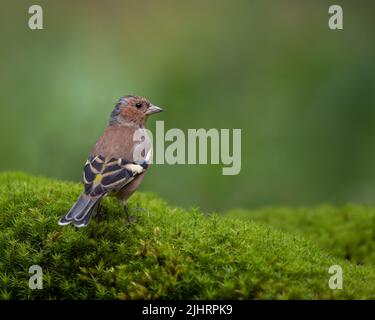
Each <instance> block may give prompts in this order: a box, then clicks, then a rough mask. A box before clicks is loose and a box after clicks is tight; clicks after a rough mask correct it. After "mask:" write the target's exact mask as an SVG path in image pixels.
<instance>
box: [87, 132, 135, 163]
mask: <svg viewBox="0 0 375 320" xmlns="http://www.w3.org/2000/svg"><path fill="white" fill-rule="evenodd" d="M135 131H136V128H133V127H124V126H117V125H111V126H108V127H107V128H106V129H105V130H104V133H103V134H102V136H101V137H100V138H99V140H98V141H97V143H96V144H95V146H94V147H93V149H92V151H91V155H92V156H95V155H102V156H104V157H109V158H122V159H125V160H128V161H134V159H133V146H134V141H133V135H134V132H135Z"/></svg>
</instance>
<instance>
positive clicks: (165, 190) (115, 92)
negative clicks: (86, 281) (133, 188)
mask: <svg viewBox="0 0 375 320" xmlns="http://www.w3.org/2000/svg"><path fill="white" fill-rule="evenodd" d="M32 4H39V5H42V7H43V9H44V30H40V31H32V30H30V29H29V28H28V25H27V22H28V17H29V15H28V8H29V6H30V5H32ZM331 4H341V5H342V6H343V10H344V30H343V31H331V30H329V28H328V25H327V22H328V18H329V15H328V7H329V5H331ZM374 18H375V6H374V2H373V1H333V2H332V1H307V0H299V1H297V0H296V1H280V0H274V1H270V0H269V1H264V0H256V1H249V0H247V1H245V0H244V1H241V0H237V1H229V0H227V1H197V0H193V1H164V0H161V1H113V0H111V1H88V0H87V1H66V0H65V1H37V2H34V1H21V0H18V1H13V0H2V1H1V12H0V38H1V47H0V134H1V139H0V146H1V157H0V165H1V169H2V170H22V171H26V172H29V173H33V174H37V175H44V176H48V177H56V178H60V179H66V180H76V181H79V180H80V178H81V169H82V165H83V163H84V161H85V160H86V158H87V156H88V154H89V151H90V149H91V147H92V145H93V144H94V143H95V141H96V139H97V138H98V137H99V135H100V134H101V132H102V131H103V129H104V128H105V126H106V124H107V121H108V116H109V113H110V111H111V110H112V108H113V106H114V103H115V102H116V100H117V99H118V98H119V97H120V96H122V95H125V94H129V93H132V94H137V95H143V96H146V97H148V98H149V99H150V100H151V101H152V102H154V103H155V104H157V105H160V106H163V107H164V108H165V110H166V111H165V112H164V113H162V114H160V115H158V116H157V117H155V118H153V119H152V120H153V121H150V126H149V127H150V128H151V129H153V128H154V123H153V122H154V120H165V121H166V123H165V125H166V129H169V128H174V127H176V128H181V129H183V130H187V129H188V128H207V129H208V128H241V129H242V171H241V173H240V174H239V175H237V176H222V175H221V166H220V165H213V166H207V165H189V166H188V165H175V166H170V165H157V166H153V167H152V168H151V170H150V172H149V174H148V176H147V177H146V179H145V180H144V183H143V185H142V187H141V189H142V190H148V191H153V192H156V193H157V194H159V195H160V196H162V197H164V198H166V199H167V200H169V201H170V202H171V203H173V204H177V205H181V206H185V207H190V206H199V207H201V208H203V209H205V210H217V211H223V210H226V209H229V208H234V207H244V208H249V207H257V206H264V205H310V204H316V203H321V202H330V203H333V204H336V203H337V204H339V203H346V202H349V201H352V202H360V203H369V204H373V203H374V202H375V195H374V194H375V171H374V169H373V168H374V164H375V149H374V141H375V81H374V76H375V65H374V57H375V52H374V51H375V50H374V49H375V42H374V36H375V32H374V24H375V22H374V21H375V19H374Z"/></svg>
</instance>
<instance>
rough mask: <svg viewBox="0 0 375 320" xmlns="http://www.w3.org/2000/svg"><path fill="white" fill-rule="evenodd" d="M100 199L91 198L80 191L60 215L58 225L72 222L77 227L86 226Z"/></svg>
mask: <svg viewBox="0 0 375 320" xmlns="http://www.w3.org/2000/svg"><path fill="white" fill-rule="evenodd" d="M100 200H101V197H96V198H93V197H89V196H87V195H85V194H84V193H82V194H81V195H80V197H79V199H78V200H77V202H76V203H75V204H74V206H73V207H72V208H71V209H70V210H69V212H68V213H67V214H66V215H64V216H63V217H61V219H60V221H59V225H60V226H65V225H67V224H70V223H73V224H74V225H75V226H76V227H78V228H81V227H86V226H87V225H88V224H89V222H90V219H91V217H92V215H93V213H94V212H96V210H97V208H98V206H99V203H100Z"/></svg>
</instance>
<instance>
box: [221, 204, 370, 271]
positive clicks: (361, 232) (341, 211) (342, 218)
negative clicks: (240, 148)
mask: <svg viewBox="0 0 375 320" xmlns="http://www.w3.org/2000/svg"><path fill="white" fill-rule="evenodd" d="M225 216H226V217H230V218H239V219H243V220H247V221H253V222H256V223H261V224H263V225H267V226H272V227H274V228H276V229H278V230H280V231H284V232H288V233H290V234H296V235H301V236H303V237H304V238H306V239H308V240H310V241H311V242H312V243H314V244H317V245H319V246H320V247H321V248H323V249H324V250H325V251H327V252H328V253H330V254H332V255H334V256H336V257H340V258H342V259H345V260H348V261H350V262H352V263H355V264H358V265H371V266H375V208H373V207H368V206H359V205H350V204H349V205H346V206H343V207H341V208H337V207H333V206H331V205H321V206H318V207H316V208H294V209H290V208H264V209H259V210H250V211H248V210H233V211H230V212H228V213H226V214H225Z"/></svg>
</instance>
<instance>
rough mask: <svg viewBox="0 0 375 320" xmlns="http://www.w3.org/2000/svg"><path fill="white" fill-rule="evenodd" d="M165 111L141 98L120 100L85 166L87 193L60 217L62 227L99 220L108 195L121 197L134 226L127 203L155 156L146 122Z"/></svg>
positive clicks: (132, 97)
mask: <svg viewBox="0 0 375 320" xmlns="http://www.w3.org/2000/svg"><path fill="white" fill-rule="evenodd" d="M161 111H163V109H162V108H160V107H158V106H156V105H153V104H152V103H151V102H150V101H149V100H147V99H146V98H144V97H141V96H135V95H126V96H123V97H121V98H120V99H119V100H118V102H117V103H116V105H115V108H114V109H113V111H112V112H111V115H110V119H109V123H108V126H107V127H106V129H105V130H104V132H103V134H102V135H101V136H100V138H99V139H98V141H97V142H96V144H95V145H94V147H93V148H92V150H91V152H90V155H89V157H88V159H87V161H86V163H85V165H84V167H83V173H82V183H83V187H84V190H83V192H82V193H81V194H80V196H79V198H78V200H77V201H76V202H75V204H74V205H73V206H72V207H71V209H70V210H69V211H68V213H66V214H65V215H63V216H62V217H61V218H60V220H59V222H58V224H59V225H61V226H65V225H69V224H73V225H74V226H75V227H78V228H81V227H86V226H87V225H88V224H89V222H90V220H91V218H92V216H94V215H96V217H97V218H98V217H99V214H100V212H99V211H100V202H101V201H102V199H103V197H105V196H107V195H111V196H116V197H117V199H118V200H119V201H120V202H121V203H122V204H123V208H124V211H125V213H126V216H127V223H129V224H130V223H131V218H130V216H129V209H128V205H127V201H128V199H129V197H130V196H131V195H132V194H133V193H134V192H135V191H136V190H137V188H138V187H139V185H140V183H141V182H142V180H143V179H144V177H145V174H146V172H147V170H148V168H149V164H150V160H151V154H152V141H151V139H150V137H149V136H148V135H147V133H146V131H145V125H146V121H147V119H148V117H149V116H150V115H153V114H155V113H159V112H161ZM137 137H138V138H137ZM139 137H141V138H139Z"/></svg>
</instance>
